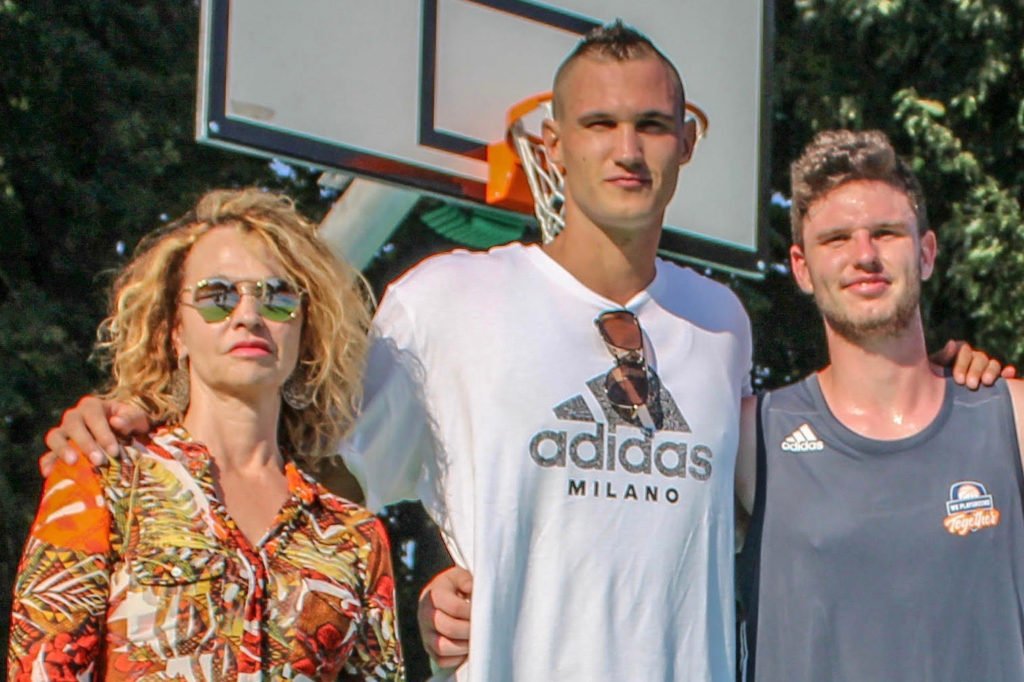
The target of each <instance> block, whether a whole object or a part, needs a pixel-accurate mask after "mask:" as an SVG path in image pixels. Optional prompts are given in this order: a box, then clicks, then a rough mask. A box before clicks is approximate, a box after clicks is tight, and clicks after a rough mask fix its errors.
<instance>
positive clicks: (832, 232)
mask: <svg viewBox="0 0 1024 682" xmlns="http://www.w3.org/2000/svg"><path fill="white" fill-rule="evenodd" d="M857 227H860V226H853V225H845V224H843V225H833V226H831V227H827V228H825V229H824V230H822V231H821V232H819V233H818V237H817V239H818V241H824V240H826V239H829V238H830V237H835V236H839V235H843V234H847V233H849V232H852V231H853V230H854V229H856V228H857ZM867 229H869V230H886V229H890V230H891V229H898V230H905V231H907V232H909V231H910V225H909V224H908V223H906V222H904V221H902V220H888V221H882V222H878V223H872V224H871V225H868V226H867Z"/></svg>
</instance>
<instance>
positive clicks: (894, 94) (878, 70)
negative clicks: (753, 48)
mask: <svg viewBox="0 0 1024 682" xmlns="http://www.w3.org/2000/svg"><path fill="white" fill-rule="evenodd" d="M776 27H777V33H776V48H775V55H776V59H775V63H774V64H773V66H772V69H773V77H772V79H771V93H772V97H773V108H772V117H773V118H772V130H771V135H772V154H771V159H772V187H773V189H774V190H775V191H779V192H781V193H782V194H788V191H789V186H788V185H789V177H788V164H789V162H790V161H791V160H792V159H794V158H795V157H796V156H797V155H798V154H799V152H800V149H801V148H802V146H803V145H804V144H806V142H807V141H808V140H809V139H810V138H811V136H812V135H813V134H814V133H815V132H817V131H818V130H822V129H825V128H833V127H851V128H858V129H864V128H878V129H881V130H884V131H885V132H887V133H888V134H889V135H890V136H891V137H892V139H893V141H894V144H895V145H896V147H897V150H899V151H900V152H902V153H903V155H904V156H905V157H907V158H908V159H909V160H910V162H911V163H912V164H913V168H914V169H915V171H916V172H917V173H918V175H919V176H920V178H921V180H922V183H923V185H924V188H925V194H926V196H927V197H928V200H929V206H928V210H929V215H930V219H931V224H932V226H933V228H934V229H935V230H936V231H937V233H938V236H939V244H940V260H939V266H938V267H939V270H938V272H937V274H936V276H934V277H933V278H932V281H931V283H930V285H929V287H928V289H927V290H926V298H927V301H926V307H927V308H928V312H929V313H930V315H929V318H930V319H929V327H930V329H931V339H930V340H931V341H932V343H933V344H936V345H937V343H938V342H941V341H943V340H944V339H946V338H949V337H951V336H953V337H957V338H967V339H970V340H972V341H975V342H977V343H978V344H980V345H981V346H982V347H984V348H986V349H987V350H989V351H991V352H992V353H994V354H997V355H998V356H1000V357H1002V358H1005V359H1008V360H1016V359H1019V358H1020V357H1021V356H1022V352H1024V336H1022V335H1021V334H1020V333H1019V330H1020V329H1021V328H1022V322H1024V306H1022V305H1021V304H1022V303H1024V296H1022V295H1021V294H1022V293H1024V291H1022V286H1024V284H1022V283H1024V250H1022V248H1021V247H1022V246H1024V244H1022V239H1024V232H1022V227H1021V187H1022V184H1024V164H1021V163H1020V159H1021V151H1022V149H1024V49H1022V46H1024V43H1022V40H1021V38H1022V36H1024V5H1022V4H1021V3H1020V2H1017V1H1016V0H1004V1H999V0H939V1H936V0H795V1H790V0H778V2H777V3H776ZM772 226H773V235H772V237H771V241H772V245H773V247H772V258H773V260H775V261H776V262H780V261H784V251H783V250H782V247H784V246H786V245H788V241H789V235H788V231H789V228H788V221H787V216H786V215H784V212H782V211H776V212H774V214H773V220H772ZM778 279H779V278H778V277H777V276H774V275H772V276H769V278H768V281H767V282H766V284H765V287H764V288H763V289H761V291H759V292H756V293H755V294H754V295H753V296H748V299H753V300H752V308H753V309H754V313H755V326H757V327H758V328H759V329H758V331H759V335H758V337H757V340H758V342H759V343H758V355H759V359H760V361H761V363H762V364H763V365H765V366H767V367H768V368H771V369H772V370H774V372H775V374H776V375H780V376H783V377H786V378H788V377H790V376H792V375H794V374H797V375H799V374H800V373H802V372H803V371H806V370H808V369H811V368H812V367H814V366H815V365H816V364H818V363H820V362H822V361H824V355H823V353H822V351H821V343H822V340H821V338H820V336H819V337H818V340H817V341H816V342H814V343H813V344H812V346H813V347H812V348H811V349H808V348H807V346H808V344H807V343H806V341H805V340H801V338H800V336H801V335H803V334H804V333H805V332H806V331H808V330H807V325H806V324H804V325H798V326H796V327H792V326H790V325H788V324H778V318H777V317H776V316H777V315H778V314H779V313H781V314H782V315H787V314H788V313H789V312H790V310H791V309H790V307H789V304H790V303H793V304H794V306H795V307H794V308H793V309H796V308H798V307H799V306H798V305H797V304H798V302H797V301H795V300H793V298H792V297H793V294H792V290H793V287H791V286H787V287H786V288H787V289H788V293H787V292H785V291H779V288H780V285H781V282H779V281H778ZM764 291H771V292H772V300H773V301H774V302H775V305H767V304H766V303H765V302H764V301H760V302H758V301H757V300H756V299H757V296H758V294H763V293H764ZM779 302H784V303H785V305H784V306H780V305H779ZM760 310H767V311H770V312H769V314H768V315H767V316H762V315H758V314H757V313H758V311H760ZM812 314H813V313H812ZM794 330H796V333H794ZM807 350H810V351H811V352H807ZM791 360H792V361H793V362H792V363H791V364H790V361H791ZM805 363H806V364H805ZM773 379H774V377H773ZM772 383H774V380H773V381H772Z"/></svg>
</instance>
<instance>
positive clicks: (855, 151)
mask: <svg viewBox="0 0 1024 682" xmlns="http://www.w3.org/2000/svg"><path fill="white" fill-rule="evenodd" d="M789 170H790V183H791V187H792V191H793V203H792V205H791V206H790V223H791V226H792V228H793V243H794V244H796V245H797V246H803V244H804V218H805V217H807V210H808V209H809V208H810V207H811V204H813V203H814V202H815V201H817V200H818V199H820V198H821V197H823V196H824V195H826V194H828V193H829V192H830V191H832V190H833V189H835V188H836V187H839V186H840V185H843V184H845V183H847V182H850V181H853V180H879V181H881V182H884V183H887V184H889V185H891V186H893V187H895V188H896V189H898V190H900V191H902V192H904V193H905V194H906V195H907V198H908V199H909V200H910V207H911V208H912V209H913V211H914V215H915V217H916V218H917V227H918V231H919V232H920V234H924V233H925V232H927V231H928V215H927V212H926V211H925V204H924V192H923V191H922V190H921V183H920V182H918V180H917V177H915V176H914V173H913V171H911V170H910V166H908V165H907V163H906V162H905V161H904V160H903V159H901V158H900V157H899V156H897V155H896V150H895V149H893V147H892V143H891V142H890V141H889V138H888V136H886V134H885V133H883V132H881V131H879V130H865V131H860V132H854V131H852V130H823V131H822V132H820V133H818V134H817V135H815V136H814V139H813V140H811V143H810V144H809V145H807V146H806V147H805V148H804V151H803V153H802V154H801V155H800V158H799V159H797V160H796V161H794V162H793V165H791V166H790V169H789Z"/></svg>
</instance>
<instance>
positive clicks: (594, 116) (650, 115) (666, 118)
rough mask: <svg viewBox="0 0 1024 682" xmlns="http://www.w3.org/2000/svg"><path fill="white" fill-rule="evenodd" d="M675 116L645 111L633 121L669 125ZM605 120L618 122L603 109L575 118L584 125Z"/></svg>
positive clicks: (649, 110) (585, 112) (660, 111)
mask: <svg viewBox="0 0 1024 682" xmlns="http://www.w3.org/2000/svg"><path fill="white" fill-rule="evenodd" d="M675 118H676V117H675V114H674V113H673V112H670V111H662V110H661V109H647V110H645V111H641V112H640V113H639V114H637V115H636V116H635V117H634V119H635V120H637V121H650V120H652V119H654V120H658V121H662V122H665V123H671V122H672V121H674V120H675ZM605 119H612V120H615V121H617V120H619V117H618V116H617V115H615V114H613V113H611V112H610V111H606V110H604V109H593V110H591V111H584V112H583V113H582V114H580V115H579V116H578V117H577V119H576V120H577V121H579V122H581V123H586V122H589V121H601V120H605Z"/></svg>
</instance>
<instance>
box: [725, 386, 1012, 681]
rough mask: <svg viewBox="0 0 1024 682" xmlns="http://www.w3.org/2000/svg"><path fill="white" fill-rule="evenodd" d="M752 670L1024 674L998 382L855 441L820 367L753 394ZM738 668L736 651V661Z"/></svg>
mask: <svg viewBox="0 0 1024 682" xmlns="http://www.w3.org/2000/svg"><path fill="white" fill-rule="evenodd" d="M758 426H759V431H760V434H759V435H760V438H759V443H760V444H759V452H758V474H757V475H758V480H757V495H756V500H755V505H754V519H753V522H752V524H751V529H750V534H749V536H748V539H747V542H746V545H745V547H744V550H743V553H742V556H741V559H740V570H739V573H740V575H741V576H742V578H741V579H743V581H744V582H745V583H746V584H745V585H741V588H742V589H741V593H742V594H743V595H744V606H745V611H746V614H745V615H746V628H747V631H746V633H745V634H746V641H747V647H748V651H747V661H746V668H745V669H746V673H747V679H748V680H756V682H829V681H831V680H835V681H837V682H838V681H842V682H888V681H892V682H916V681H921V682H925V681H928V682H931V681H949V682H954V681H955V682H967V681H972V682H974V681H977V682H1022V681H1024V506H1022V502H1021V489H1022V485H1024V475H1022V472H1021V466H1020V455H1019V451H1018V447H1017V438H1016V432H1015V429H1014V419H1013V412H1012V407H1011V403H1010V396H1009V392H1008V390H1007V388H1006V384H1005V383H1004V382H1000V383H999V384H998V385H997V386H996V387H995V388H991V389H982V390H979V391H977V392H971V391H969V390H967V389H965V388H963V387H960V386H957V385H956V384H955V383H953V381H952V380H947V383H946V395H945V399H944V402H943V405H942V408H941V411H940V413H939V415H938V417H937V418H936V419H935V420H934V422H933V423H932V424H931V425H929V426H928V427H927V428H926V429H925V430H924V431H922V432H920V433H918V434H916V435H914V436H912V437H910V438H905V439H901V440H896V441H877V440H871V439H868V438H864V437H861V436H859V435H857V434H855V433H854V432H852V431H850V430H849V429H847V428H846V427H844V426H843V425H842V424H841V423H839V421H838V420H836V419H835V417H834V416H833V415H832V413H831V412H830V411H829V409H828V407H827V405H826V404H825V400H824V397H823V396H822V393H821V389H820V387H819V385H818V382H817V378H816V377H814V376H811V377H809V378H808V379H805V380H804V381H802V382H800V383H798V384H795V385H793V386H789V387H787V388H784V389H782V390H779V391H773V392H772V393H770V394H768V395H766V396H764V397H763V398H762V403H761V409H760V414H759V425H758ZM741 664H742V662H741Z"/></svg>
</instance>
